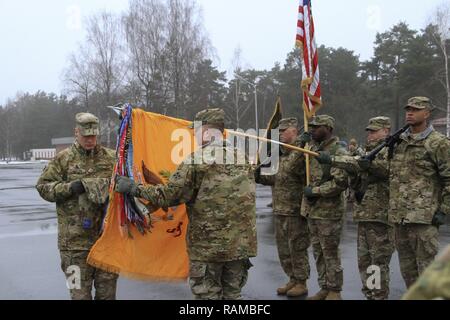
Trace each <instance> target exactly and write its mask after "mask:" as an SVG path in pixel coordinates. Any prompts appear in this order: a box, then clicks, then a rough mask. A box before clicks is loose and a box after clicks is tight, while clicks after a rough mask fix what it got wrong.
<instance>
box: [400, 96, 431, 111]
mask: <svg viewBox="0 0 450 320" xmlns="http://www.w3.org/2000/svg"><path fill="white" fill-rule="evenodd" d="M408 107H411V108H415V109H420V110H423V109H429V110H433V105H432V103H431V100H430V98H427V97H412V98H410V99H409V100H408V103H407V104H406V106H405V109H406V108H408Z"/></svg>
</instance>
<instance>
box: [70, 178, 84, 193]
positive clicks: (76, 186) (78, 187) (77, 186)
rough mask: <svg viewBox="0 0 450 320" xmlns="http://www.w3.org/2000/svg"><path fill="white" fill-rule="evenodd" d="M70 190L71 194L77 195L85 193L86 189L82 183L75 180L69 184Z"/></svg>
mask: <svg viewBox="0 0 450 320" xmlns="http://www.w3.org/2000/svg"><path fill="white" fill-rule="evenodd" d="M70 191H72V194H74V195H76V196H78V195H80V194H83V193H85V192H86V189H84V186H83V183H82V182H81V181H80V180H77V181H74V182H72V183H71V184H70Z"/></svg>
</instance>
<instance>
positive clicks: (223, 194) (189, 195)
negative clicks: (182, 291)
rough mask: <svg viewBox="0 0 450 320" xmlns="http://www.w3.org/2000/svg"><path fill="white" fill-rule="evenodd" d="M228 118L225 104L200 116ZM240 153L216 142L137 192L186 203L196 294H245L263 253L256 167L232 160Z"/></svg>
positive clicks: (217, 120)
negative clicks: (166, 178) (253, 266)
mask: <svg viewBox="0 0 450 320" xmlns="http://www.w3.org/2000/svg"><path fill="white" fill-rule="evenodd" d="M223 119H224V112H223V110H219V109H208V110H205V111H202V112H200V113H199V114H197V116H196V121H202V122H203V124H222V125H223ZM239 156H240V155H239V154H238V152H237V150H236V149H235V148H233V147H232V146H231V145H230V144H229V143H228V142H227V141H217V142H213V143H211V144H209V145H206V146H203V148H201V149H199V150H198V151H196V152H195V153H193V154H191V155H190V156H189V157H188V158H187V159H186V160H185V161H183V163H182V164H181V165H180V166H179V167H178V168H177V170H176V172H175V173H174V174H173V175H172V176H171V177H170V179H169V182H168V184H167V185H158V186H143V185H139V186H137V191H136V196H138V197H140V198H144V199H147V200H149V201H150V202H151V203H152V204H154V205H156V206H158V207H172V206H176V205H179V204H182V203H185V204H186V206H187V213H188V217H189V225H188V231H187V235H186V241H187V248H188V255H189V259H190V275H189V278H190V279H189V283H190V286H191V290H192V293H193V294H194V296H195V298H196V299H227V300H228V299H240V298H241V289H242V288H243V286H244V285H245V283H246V281H247V276H248V269H249V268H250V267H251V263H250V260H249V258H250V257H255V256H256V253H257V239H256V206H255V198H256V191H255V187H256V184H255V180H254V169H253V167H252V166H251V165H250V164H248V163H247V162H245V164H240V163H238V164H236V162H234V161H233V162H231V161H230V160H233V159H235V157H239ZM222 157H223V158H222ZM222 160H223V161H222ZM227 161H230V162H227Z"/></svg>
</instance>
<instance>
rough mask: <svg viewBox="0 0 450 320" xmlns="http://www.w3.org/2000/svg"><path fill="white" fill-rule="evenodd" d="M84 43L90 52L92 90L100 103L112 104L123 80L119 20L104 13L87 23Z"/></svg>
mask: <svg viewBox="0 0 450 320" xmlns="http://www.w3.org/2000/svg"><path fill="white" fill-rule="evenodd" d="M87 43H88V45H89V47H90V50H91V52H92V59H91V61H90V66H91V68H92V73H93V80H94V88H95V90H96V91H97V92H98V93H100V94H101V95H102V96H103V99H104V101H103V103H105V104H113V103H114V102H115V101H114V98H115V97H116V96H117V95H118V94H119V90H120V87H121V85H122V81H123V77H124V72H125V68H124V59H123V33H122V28H121V23H120V19H119V18H118V17H116V16H115V15H113V14H111V13H108V12H106V11H104V12H101V13H100V14H97V15H94V16H91V17H90V18H89V19H88V20H87Z"/></svg>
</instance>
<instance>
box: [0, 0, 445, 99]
mask: <svg viewBox="0 0 450 320" xmlns="http://www.w3.org/2000/svg"><path fill="white" fill-rule="evenodd" d="M443 1H449V0H427V1H420V0H395V1H394V0H346V1H335V0H313V14H314V19H315V25H316V33H317V42H318V44H319V45H320V44H324V45H326V46H332V47H339V46H342V47H345V48H348V49H351V50H354V51H355V53H357V54H359V55H360V56H361V59H369V58H370V57H371V56H372V53H373V42H374V40H375V34H376V32H377V31H380V32H383V31H385V30H387V29H389V28H390V27H391V26H392V25H394V24H395V23H397V22H399V21H405V22H407V23H408V24H409V25H410V27H412V28H414V29H421V28H423V27H424V26H425V25H426V23H427V21H428V17H429V16H430V14H431V12H432V11H433V9H434V8H435V7H436V6H437V5H438V4H440V3H442V2H443ZM198 2H199V3H200V5H201V6H202V7H203V18H204V22H205V27H206V30H207V32H208V34H209V36H210V38H211V40H212V44H213V46H214V47H215V48H216V54H217V61H216V65H217V66H218V67H219V68H220V69H221V70H224V71H229V70H230V69H231V68H230V65H231V60H232V57H233V53H234V51H235V49H236V48H237V47H238V46H240V47H241V49H242V58H243V61H244V66H246V67H253V68H257V69H270V68H271V67H272V66H273V65H274V63H275V62H276V61H279V62H284V60H285V58H286V55H287V53H288V52H289V51H290V50H291V49H292V48H293V46H294V40H295V33H296V21H297V8H298V3H299V1H298V0H198ZM127 5H128V1H127V0H57V1H56V0H39V1H33V0H14V1H13V0H0V41H1V47H0V48H1V50H0V79H1V80H0V104H3V103H5V102H6V100H7V98H13V97H14V96H15V94H16V93H17V92H18V91H22V92H26V91H28V92H35V91H37V90H44V91H47V92H56V93H59V92H61V79H60V75H61V71H62V69H63V68H64V66H65V65H66V60H67V57H68V55H69V54H70V52H72V51H73V50H75V49H76V47H77V44H78V43H79V42H81V41H82V40H83V37H84V32H83V19H82V17H84V16H88V15H90V14H93V13H95V12H96V11H98V10H101V9H107V10H110V11H113V12H117V13H118V12H121V11H123V10H125V9H126V8H127ZM78 17H81V19H78Z"/></svg>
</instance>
